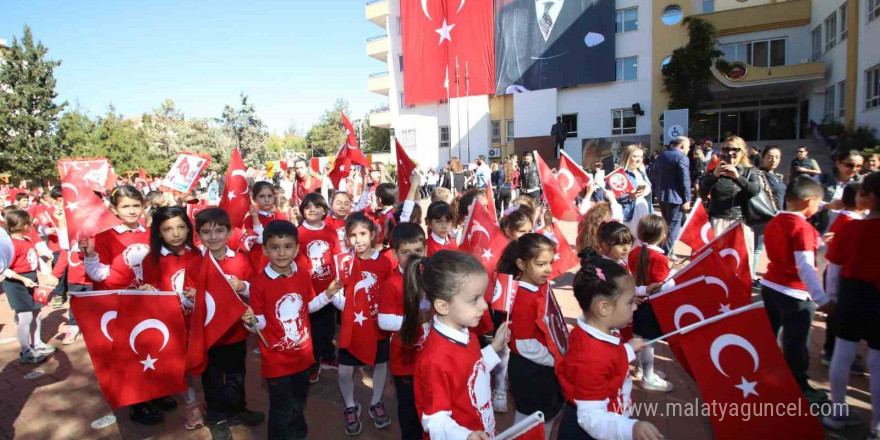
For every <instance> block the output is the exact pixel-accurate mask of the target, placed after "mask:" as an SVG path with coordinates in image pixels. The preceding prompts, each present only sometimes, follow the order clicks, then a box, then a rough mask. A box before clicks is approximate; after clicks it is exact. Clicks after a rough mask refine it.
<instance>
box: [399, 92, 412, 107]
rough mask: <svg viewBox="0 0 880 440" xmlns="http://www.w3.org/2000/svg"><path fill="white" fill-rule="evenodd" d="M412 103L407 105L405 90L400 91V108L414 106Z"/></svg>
mask: <svg viewBox="0 0 880 440" xmlns="http://www.w3.org/2000/svg"><path fill="white" fill-rule="evenodd" d="M412 107H413V106H411V105H406V100H405V99H404V97H403V92H400V108H412Z"/></svg>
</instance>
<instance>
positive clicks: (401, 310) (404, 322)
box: [379, 223, 430, 440]
mask: <svg viewBox="0 0 880 440" xmlns="http://www.w3.org/2000/svg"><path fill="white" fill-rule="evenodd" d="M391 243H392V249H393V250H392V252H393V253H394V257H395V260H396V261H397V262H398V270H394V271H391V274H390V275H389V276H388V280H386V282H385V286H386V287H385V292H384V294H383V295H382V297H381V298H380V299H379V328H380V329H382V330H385V331H388V332H392V335H391V362H390V369H391V374H392V375H393V376H394V388H395V390H396V391H397V414H398V417H399V418H400V431H401V438H403V439H404V440H419V439H422V438H423V432H422V425H421V423H420V422H419V416H418V412H417V411H416V406H415V394H414V391H413V370H414V368H415V361H416V355H417V354H418V352H419V351H420V350H421V349H422V347H423V344H424V342H425V338H427V332H425V330H424V326H425V325H427V324H426V322H427V318H429V317H430V307H429V304H428V303H427V300H424V299H423V298H420V297H414V298H409V297H404V294H403V270H404V268H405V267H406V263H407V261H409V260H410V259H413V258H421V257H423V256H424V255H425V232H424V231H423V230H422V228H421V227H419V226H418V225H416V224H413V223H403V224H400V225H397V226H396V227H395V228H394V231H393V232H392V235H391Z"/></svg>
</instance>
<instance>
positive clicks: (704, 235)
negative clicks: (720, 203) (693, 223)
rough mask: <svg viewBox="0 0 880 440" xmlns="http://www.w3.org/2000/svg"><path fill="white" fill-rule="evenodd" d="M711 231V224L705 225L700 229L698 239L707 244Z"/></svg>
mask: <svg viewBox="0 0 880 440" xmlns="http://www.w3.org/2000/svg"><path fill="white" fill-rule="evenodd" d="M711 230H712V224H711V223H706V224H705V225H703V227H702V228H701V229H700V239H701V240H703V243H706V244H709V241H710V240H709V231H711Z"/></svg>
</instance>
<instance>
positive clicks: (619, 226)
mask: <svg viewBox="0 0 880 440" xmlns="http://www.w3.org/2000/svg"><path fill="white" fill-rule="evenodd" d="M596 236H597V239H598V240H597V241H598V243H597V244H598V245H599V249H596V250H597V251H599V254H600V255H602V256H603V257H605V258H607V259H609V260H611V261H613V262H615V263H617V264H619V265H620V266H621V267H623V268H624V269H626V267H627V261H628V258H629V253H630V251H631V250H632V246H633V236H632V232H630V231H629V228H627V227H626V225H624V224H623V223H619V222H617V221H609V222H605V223H602V224H601V225H600V226H599V229H598V230H597V231H596Z"/></svg>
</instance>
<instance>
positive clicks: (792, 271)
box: [761, 176, 833, 403]
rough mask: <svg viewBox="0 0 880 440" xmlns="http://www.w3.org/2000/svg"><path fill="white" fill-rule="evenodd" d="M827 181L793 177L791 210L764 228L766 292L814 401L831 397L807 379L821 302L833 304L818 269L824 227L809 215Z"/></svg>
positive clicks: (788, 355) (824, 306)
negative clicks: (811, 339)
mask: <svg viewBox="0 0 880 440" xmlns="http://www.w3.org/2000/svg"><path fill="white" fill-rule="evenodd" d="M822 191H823V190H822V185H821V184H820V183H819V182H816V181H815V180H813V179H810V178H809V177H806V176H797V177H796V178H794V179H792V181H791V183H790V184H789V185H788V188H787V189H786V191H785V202H786V204H787V206H788V208H789V211H780V212H779V214H777V215H776V217H774V218H773V219H772V220H770V222H769V223H767V226H766V228H765V229H764V237H765V238H764V246H765V249H766V251H767V258H768V259H769V260H770V264H769V265H768V266H767V274H766V275H764V278H763V279H762V280H761V285H762V287H761V296H762V297H763V298H764V305H765V307H766V309H767V315H769V318H770V324H771V325H772V326H773V331H774V332H776V333H777V334H778V333H779V328H780V327H784V328H785V331H784V332H782V352H783V354H784V355H785V360H786V361H787V362H788V366H789V368H790V369H791V372H792V374H794V377H795V379H796V380H797V382H798V385H800V387H801V390H803V392H804V397H806V398H807V400H808V401H810V402H811V403H816V402H823V401H827V400H828V396H827V395H826V393H825V392H824V391H820V390H817V389H815V388H813V387H811V386H810V385H809V383H807V367H808V365H809V359H810V357H809V355H810V353H809V337H810V327H811V325H812V322H813V314H814V313H815V312H816V308H817V306H818V307H819V310H822V311H827V310H829V309H830V308H831V307H832V306H833V304H832V303H831V300H830V298H829V297H828V296H827V295H825V291H824V290H823V289H822V283H821V282H820V281H819V274H818V272H817V269H816V250H817V248H818V242H819V233H818V232H816V229H815V228H813V226H812V225H811V224H810V223H809V222H807V219H808V218H810V217H811V216H813V215H814V214H815V213H816V212H818V211H819V202H820V201H821V200H822V194H823V192H822Z"/></svg>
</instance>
